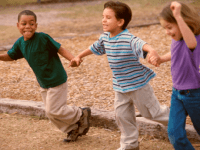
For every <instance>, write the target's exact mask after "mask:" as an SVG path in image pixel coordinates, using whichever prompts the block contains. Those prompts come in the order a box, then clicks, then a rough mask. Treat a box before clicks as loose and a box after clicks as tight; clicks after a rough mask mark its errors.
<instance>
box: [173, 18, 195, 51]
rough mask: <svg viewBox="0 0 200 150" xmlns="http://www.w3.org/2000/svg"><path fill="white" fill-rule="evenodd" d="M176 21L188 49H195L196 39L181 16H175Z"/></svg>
mask: <svg viewBox="0 0 200 150" xmlns="http://www.w3.org/2000/svg"><path fill="white" fill-rule="evenodd" d="M176 21H177V24H178V26H179V29H180V31H181V34H182V36H183V39H184V41H185V43H186V45H187V47H188V48H189V49H195V48H196V46H197V41H196V38H195V35H194V33H193V32H192V30H191V29H190V28H189V27H188V25H187V24H186V23H185V21H184V20H183V18H182V17H181V16H178V17H176Z"/></svg>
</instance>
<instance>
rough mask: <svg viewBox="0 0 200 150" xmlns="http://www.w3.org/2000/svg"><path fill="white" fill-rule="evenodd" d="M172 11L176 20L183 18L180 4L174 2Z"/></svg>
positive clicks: (171, 7)
mask: <svg viewBox="0 0 200 150" xmlns="http://www.w3.org/2000/svg"><path fill="white" fill-rule="evenodd" d="M170 9H171V10H172V13H173V15H174V17H175V18H176V17H179V16H181V4H180V3H179V2H176V1H174V2H172V3H171V6H170Z"/></svg>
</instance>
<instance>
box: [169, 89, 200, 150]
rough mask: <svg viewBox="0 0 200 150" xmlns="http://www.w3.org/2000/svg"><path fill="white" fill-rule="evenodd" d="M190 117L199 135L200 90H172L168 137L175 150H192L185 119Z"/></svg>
mask: <svg viewBox="0 0 200 150" xmlns="http://www.w3.org/2000/svg"><path fill="white" fill-rule="evenodd" d="M187 115H189V116H190V118H191V120H192V122H193V125H194V128H195V130H196V131H197V133H198V134H199V135H200V88H199V89H192V90H176V89H175V88H173V90H172V97H171V107H170V113H169V123H168V137H169V140H170V142H171V143H172V145H173V146H174V148H175V149H176V150H194V147H193V146H192V144H191V143H190V141H189V140H188V138H187V135H186V130H185V125H186V117H187Z"/></svg>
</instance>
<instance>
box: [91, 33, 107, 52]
mask: <svg viewBox="0 0 200 150" xmlns="http://www.w3.org/2000/svg"><path fill="white" fill-rule="evenodd" d="M89 49H90V50H91V51H92V53H94V54H96V55H103V54H105V53H106V51H105V48H104V43H103V34H102V35H101V36H100V38H99V40H98V41H96V42H94V44H92V45H91V46H90V47H89Z"/></svg>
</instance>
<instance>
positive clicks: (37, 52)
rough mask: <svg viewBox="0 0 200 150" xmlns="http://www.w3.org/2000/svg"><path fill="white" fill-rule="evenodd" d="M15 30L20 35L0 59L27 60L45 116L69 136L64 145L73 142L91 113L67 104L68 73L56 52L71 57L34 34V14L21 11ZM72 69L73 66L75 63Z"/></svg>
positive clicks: (46, 38) (46, 37)
mask: <svg viewBox="0 0 200 150" xmlns="http://www.w3.org/2000/svg"><path fill="white" fill-rule="evenodd" d="M17 27H18V29H19V32H20V33H21V34H22V35H23V36H22V37H20V38H19V39H18V40H17V41H16V42H15V44H14V45H13V47H12V48H11V49H10V50H9V51H8V52H7V54H2V55H0V60H2V61H13V60H17V59H20V58H25V59H26V60H27V62H28V64H29V65H30V67H31V68H32V70H33V72H34V73H35V75H36V78H37V81H38V83H39V85H40V87H41V95H42V98H43V101H44V104H45V111H46V115H47V117H48V118H49V119H50V120H51V122H52V123H53V124H54V125H55V126H56V127H57V128H59V129H60V130H61V131H63V132H64V133H67V134H68V135H67V138H66V139H64V141H65V142H70V141H76V139H77V138H78V136H81V135H85V134H86V133H87V132H88V130H89V118H90V116H91V110H90V108H79V107H75V106H67V105H66V98H67V74H66V71H65V70H64V67H63V65H62V63H61V61H60V58H59V56H58V53H59V54H60V55H62V56H63V57H64V58H66V59H67V60H69V61H71V60H72V59H73V58H74V56H73V55H72V54H71V53H70V52H69V51H67V50H66V49H64V48H63V47H61V44H60V43H58V42H56V41H54V40H53V39H52V38H51V37H50V36H49V35H47V34H45V33H38V32H35V31H36V29H37V17H36V15H35V13H34V12H32V11H30V10H24V11H22V12H20V13H19V15H18V23H17ZM72 66H73V67H76V63H74V64H72Z"/></svg>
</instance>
